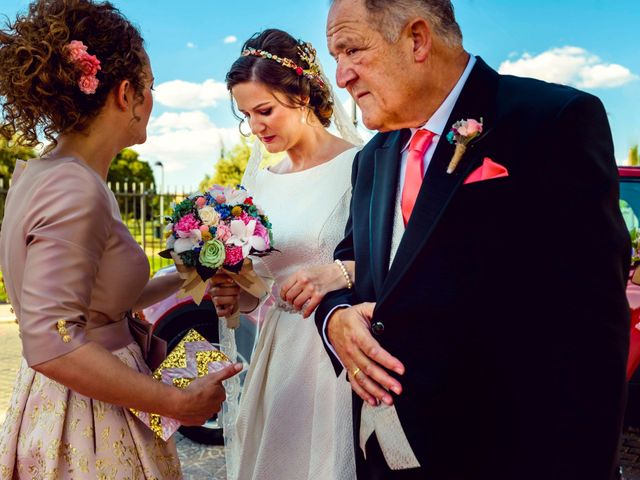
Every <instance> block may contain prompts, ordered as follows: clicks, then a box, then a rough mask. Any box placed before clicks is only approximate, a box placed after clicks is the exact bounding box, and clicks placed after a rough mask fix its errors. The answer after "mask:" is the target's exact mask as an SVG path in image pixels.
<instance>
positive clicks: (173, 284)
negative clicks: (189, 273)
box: [133, 272, 182, 311]
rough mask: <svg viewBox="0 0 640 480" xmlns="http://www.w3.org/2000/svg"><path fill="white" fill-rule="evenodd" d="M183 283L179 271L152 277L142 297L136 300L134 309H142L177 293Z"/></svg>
mask: <svg viewBox="0 0 640 480" xmlns="http://www.w3.org/2000/svg"><path fill="white" fill-rule="evenodd" d="M180 285H182V279H181V278H180V275H178V272H174V273H170V274H168V275H163V276H161V277H156V278H152V279H151V280H149V282H147V285H146V286H145V287H144V290H143V291H142V294H141V295H140V298H138V300H137V301H136V304H135V306H134V308H133V310H134V311H138V310H142V309H144V308H147V307H149V306H151V305H153V304H155V303H158V302H159V301H160V300H163V299H165V298H167V297H168V296H169V295H171V294H173V293H175V292H177V291H178V289H179V288H180Z"/></svg>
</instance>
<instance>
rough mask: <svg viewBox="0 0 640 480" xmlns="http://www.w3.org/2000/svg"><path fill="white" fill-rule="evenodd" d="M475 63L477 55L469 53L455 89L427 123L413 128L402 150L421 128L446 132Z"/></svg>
mask: <svg viewBox="0 0 640 480" xmlns="http://www.w3.org/2000/svg"><path fill="white" fill-rule="evenodd" d="M475 64H476V57H474V56H473V55H469V62H468V63H467V66H466V68H465V69H464V72H462V75H460V78H459V79H458V83H456V85H455V87H453V89H452V90H451V92H450V93H449V95H448V96H447V98H445V99H444V102H442V103H441V104H440V106H439V107H438V109H437V110H436V111H435V113H434V114H433V115H431V118H429V120H427V123H425V124H424V125H422V126H421V127H419V128H412V129H411V137H409V140H408V141H407V143H406V144H405V146H404V147H403V148H402V151H405V150H406V149H407V148H408V147H409V143H410V142H411V138H413V135H414V134H415V133H416V132H417V131H418V130H420V129H425V130H429V131H430V132H433V133H435V134H436V135H438V136H441V135H442V133H443V132H444V129H445V128H446V126H447V120H449V117H450V116H451V112H452V111H453V107H454V106H455V104H456V102H457V101H458V97H459V96H460V92H462V88H463V87H464V85H465V83H467V79H468V78H469V74H470V73H471V70H472V69H473V66H474V65H475Z"/></svg>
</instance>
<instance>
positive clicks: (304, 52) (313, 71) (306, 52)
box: [242, 43, 324, 88]
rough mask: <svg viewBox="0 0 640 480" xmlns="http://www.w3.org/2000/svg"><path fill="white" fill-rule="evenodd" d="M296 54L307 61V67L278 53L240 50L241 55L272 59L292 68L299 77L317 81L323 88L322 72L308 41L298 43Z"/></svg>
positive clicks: (252, 49)
mask: <svg viewBox="0 0 640 480" xmlns="http://www.w3.org/2000/svg"><path fill="white" fill-rule="evenodd" d="M298 54H299V55H300V59H302V60H304V61H305V62H307V64H308V65H309V68H306V69H305V68H302V67H301V66H300V65H298V64H297V63H296V62H294V61H293V60H291V59H290V58H286V57H279V56H278V55H274V54H272V53H270V52H267V51H266V50H259V49H256V48H247V49H246V50H243V52H242V56H243V57H248V56H254V57H261V58H267V59H269V60H273V61H274V62H277V63H279V64H280V65H282V66H283V67H286V68H290V69H292V70H293V71H295V72H296V75H298V76H299V77H302V76H304V77H306V78H308V79H309V80H310V81H312V82H313V81H315V82H317V83H318V84H319V85H320V87H322V88H324V81H323V80H322V74H321V73H320V66H319V65H318V64H317V63H316V49H315V48H313V47H312V46H311V44H310V43H300V44H298Z"/></svg>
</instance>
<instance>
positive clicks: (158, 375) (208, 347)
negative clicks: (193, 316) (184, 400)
mask: <svg viewBox="0 0 640 480" xmlns="http://www.w3.org/2000/svg"><path fill="white" fill-rule="evenodd" d="M230 364H231V362H230V361H229V359H228V358H227V356H226V355H225V354H224V353H222V352H221V351H220V350H217V349H216V348H214V347H213V345H212V344H211V343H209V341H208V340H207V339H206V338H204V337H203V336H202V335H200V334H199V333H198V332H197V331H196V330H193V329H191V330H189V331H188V332H187V334H186V335H185V336H184V338H183V339H182V340H180V343H178V345H176V347H175V348H174V349H173V350H172V351H171V353H170V354H169V355H168V356H167V358H166V359H165V360H164V361H163V362H162V363H160V366H158V368H156V369H155V370H154V371H153V378H155V379H156V380H158V381H160V382H163V383H166V384H168V385H173V386H175V387H178V388H187V387H188V386H189V384H190V383H191V382H192V381H193V380H195V379H196V378H198V377H203V376H205V375H207V374H209V373H213V372H217V371H219V370H222V369H223V368H225V367H226V366H227V365H230ZM130 410H131V412H132V413H133V414H134V415H135V416H136V417H138V418H139V419H140V420H141V421H142V422H143V423H144V424H145V425H147V426H148V427H149V428H150V429H151V430H152V431H153V432H154V433H155V434H156V435H157V436H158V437H160V438H161V439H163V440H165V441H166V440H168V439H169V437H171V435H173V434H174V433H175V431H176V430H178V427H180V422H178V421H177V420H175V419H173V418H169V417H163V416H161V415H157V414H155V413H147V412H141V411H139V410H135V409H133V408H132V409H130Z"/></svg>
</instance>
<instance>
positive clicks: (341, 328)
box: [327, 303, 404, 406]
mask: <svg viewBox="0 0 640 480" xmlns="http://www.w3.org/2000/svg"><path fill="white" fill-rule="evenodd" d="M375 306H376V304H375V303H361V304H359V305H356V306H354V307H350V308H343V309H339V310H336V311H335V312H334V313H333V314H332V315H331V317H329V322H328V325H327V336H328V338H329V342H330V343H331V345H332V346H333V348H334V349H335V351H336V353H337V354H338V357H339V358H340V360H341V361H342V364H343V365H344V366H345V368H346V369H347V372H348V375H349V382H351V388H353V391H354V392H356V393H357V394H358V396H359V397H360V398H362V399H363V400H364V401H365V402H368V403H369V404H371V405H374V406H375V405H377V404H378V401H382V402H384V403H386V404H387V405H392V404H393V398H392V397H391V395H389V390H391V391H393V392H394V393H395V394H397V395H400V393H401V392H402V386H401V385H400V383H399V382H398V381H397V380H396V379H394V378H393V377H392V376H391V375H389V374H388V373H387V370H393V371H394V372H396V373H397V374H398V375H403V374H404V365H403V364H402V362H400V360H398V359H397V358H395V357H393V356H392V355H391V354H389V352H387V351H386V350H384V349H383V348H382V347H381V346H380V344H379V343H378V342H377V341H376V340H375V339H374V338H373V336H372V335H371V332H370V330H369V328H370V325H371V317H372V316H373V309H374V308H375Z"/></svg>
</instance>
